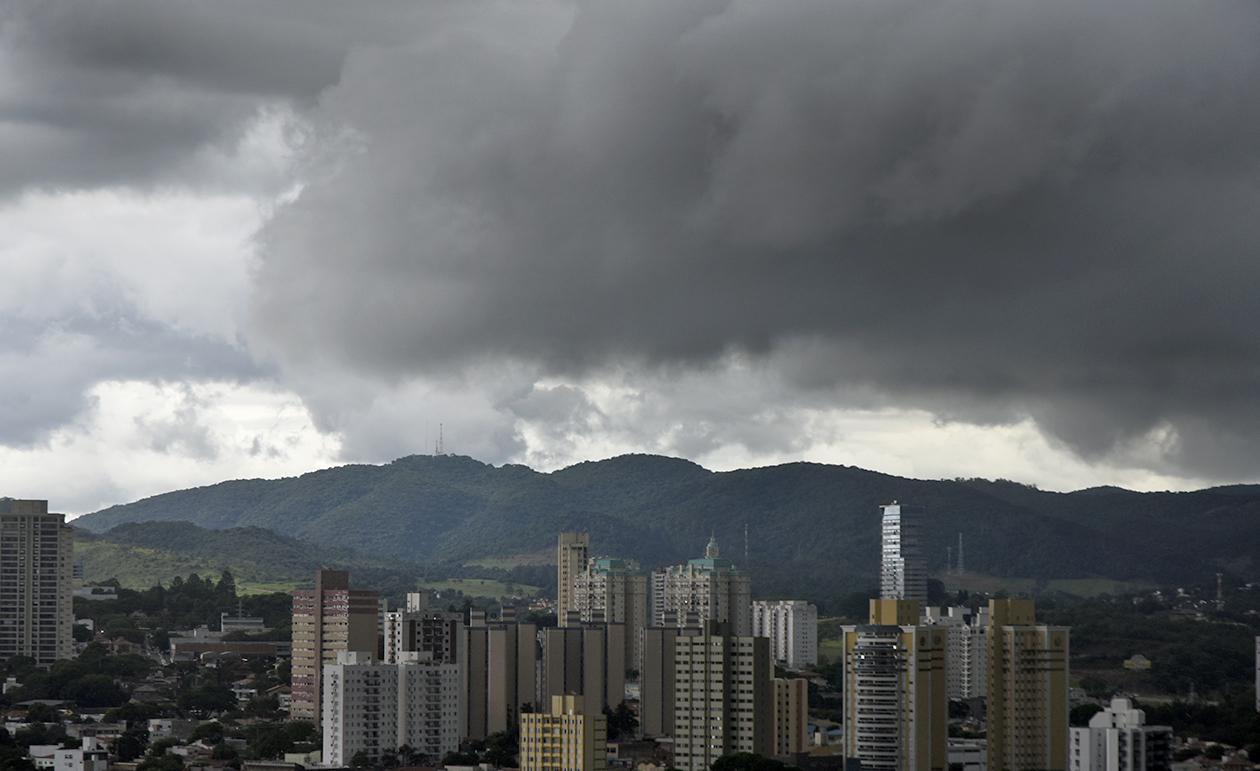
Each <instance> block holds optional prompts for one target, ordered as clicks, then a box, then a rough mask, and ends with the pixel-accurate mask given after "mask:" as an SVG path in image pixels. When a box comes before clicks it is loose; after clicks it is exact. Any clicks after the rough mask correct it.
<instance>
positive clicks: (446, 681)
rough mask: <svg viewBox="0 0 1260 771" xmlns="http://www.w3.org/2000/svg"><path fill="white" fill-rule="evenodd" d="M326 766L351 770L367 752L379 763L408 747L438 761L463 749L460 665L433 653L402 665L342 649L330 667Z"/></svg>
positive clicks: (412, 656) (405, 657)
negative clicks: (448, 661)
mask: <svg viewBox="0 0 1260 771" xmlns="http://www.w3.org/2000/svg"><path fill="white" fill-rule="evenodd" d="M322 690H323V694H324V698H323V702H324V703H323V711H324V714H323V727H324V728H323V735H324V753H323V757H324V762H325V763H327V764H329V765H333V766H340V767H342V768H345V767H348V766H349V765H350V764H351V760H352V759H353V758H354V756H355V755H356V754H358V753H360V752H362V753H365V754H366V755H367V757H368V758H370V759H371V760H373V761H376V760H379V758H380V757H381V755H383V754H384V753H387V752H394V751H395V750H397V749H398V748H399V747H402V746H407V747H410V748H411V749H412V750H413V751H415V752H417V753H419V754H421V755H426V756H428V757H429V758H430V759H431V762H432V763H436V762H439V761H440V760H441V759H442V758H443V757H444V756H445V755H446V753H448V752H455V751H456V750H458V749H459V712H460V710H459V699H460V688H459V666H458V665H457V664H452V663H447V662H440V661H434V660H432V659H431V658H430V657H429V655H428V654H427V653H417V652H411V653H403V654H401V657H400V659H399V661H398V662H396V663H393V664H386V663H383V662H378V661H377V660H376V658H375V656H372V655H371V654H368V653H361V652H356V651H341V652H339V653H338V654H337V661H336V663H333V664H328V665H326V666H325V667H324V676H323V689H322Z"/></svg>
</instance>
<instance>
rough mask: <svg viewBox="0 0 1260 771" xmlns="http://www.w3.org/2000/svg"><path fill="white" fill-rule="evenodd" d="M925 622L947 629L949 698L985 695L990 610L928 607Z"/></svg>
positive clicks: (946, 677)
mask: <svg viewBox="0 0 1260 771" xmlns="http://www.w3.org/2000/svg"><path fill="white" fill-rule="evenodd" d="M923 623H925V624H929V625H932V626H940V627H942V628H944V629H945V633H946V640H945V682H946V687H947V688H948V689H949V698H951V699H958V700H966V699H978V698H983V697H984V696H985V694H986V693H987V688H988V682H989V677H988V675H989V609H988V608H980V609H979V610H977V611H972V610H971V608H966V607H956V608H928V609H927V611H926V612H925V613H924V614H923Z"/></svg>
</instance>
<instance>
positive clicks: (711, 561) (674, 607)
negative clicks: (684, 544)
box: [652, 538, 752, 635]
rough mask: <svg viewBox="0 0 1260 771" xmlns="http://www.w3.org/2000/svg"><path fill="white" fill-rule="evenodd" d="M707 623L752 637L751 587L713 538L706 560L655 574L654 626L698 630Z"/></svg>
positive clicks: (653, 576) (653, 581)
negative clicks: (722, 554)
mask: <svg viewBox="0 0 1260 771" xmlns="http://www.w3.org/2000/svg"><path fill="white" fill-rule="evenodd" d="M706 621H720V622H725V623H729V624H730V625H731V631H732V633H734V634H736V635H751V634H752V584H751V582H750V580H749V578H748V576H746V575H744V574H743V573H741V572H740V571H739V570H738V569H737V568H736V567H735V564H734V563H732V562H731V561H730V560H728V559H726V558H725V557H722V556H721V555H720V553H719V552H718V545H717V539H716V538H710V539H709V544H708V546H706V547H705V549H704V557H702V558H700V559H693V560H690V561H688V562H687V564H686V565H674V566H672V567H668V568H665V569H664V570H658V571H656V572H654V573H652V625H653V626H690V627H695V626H699V625H701V624H703V623H704V622H706Z"/></svg>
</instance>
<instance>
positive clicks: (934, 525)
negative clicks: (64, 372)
mask: <svg viewBox="0 0 1260 771" xmlns="http://www.w3.org/2000/svg"><path fill="white" fill-rule="evenodd" d="M892 500H900V501H902V502H903V503H913V504H915V505H918V506H920V507H922V508H923V509H924V511H925V536H926V539H927V543H928V544H930V545H931V546H929V548H928V558H929V566H930V568H931V569H933V570H935V571H942V570H943V569H944V567H945V565H944V563H945V560H946V552H945V550H946V546H947V545H951V544H953V543H955V542H956V541H957V536H958V533H960V532H961V533H963V536H964V539H965V542H966V554H967V567H968V569H969V571H972V572H976V573H984V574H989V575H993V576H1002V577H1024V578H1030V579H1034V580H1036V581H1037V582H1039V584H1040V585H1043V586H1044V585H1046V582H1048V581H1050V580H1052V579H1096V578H1106V579H1114V580H1123V581H1182V580H1188V579H1190V578H1194V577H1202V576H1205V575H1209V574H1210V573H1212V572H1214V571H1216V570H1217V569H1218V568H1221V567H1223V568H1224V569H1226V570H1228V571H1230V572H1233V573H1235V574H1237V575H1238V576H1239V577H1243V578H1256V577H1260V564H1257V563H1256V562H1255V560H1256V556H1255V555H1260V488H1257V487H1247V486H1240V487H1231V488H1218V489H1209V490H1202V491H1197V492H1191V493H1135V492H1130V491H1126V490H1119V489H1116V488H1099V489H1095V490H1085V491H1079V492H1076V493H1053V492H1045V491H1039V490H1036V489H1034V488H1030V487H1025V486H1022V485H1015V484H1012V483H1008V482H990V481H984V480H957V481H948V480H915V479H904V478H900V477H895V476H890V475H887V474H880V473H877V472H872V471H866V470H863V469H858V468H852V467H846V466H829V465H822V464H813V463H792V464H786V465H782V466H774V467H768V468H755V469H744V470H739V471H731V472H723V473H715V472H711V471H708V470H706V469H704V468H701V467H700V466H697V465H695V464H693V463H689V462H687V461H682V460H677V459H672V458H663V457H659V456H649V455H628V456H622V457H619V458H613V459H611V460H606V461H600V462H591V463H581V464H578V465H575V466H571V467H569V468H566V469H562V470H559V471H556V472H553V473H539V472H536V471H533V470H531V469H529V468H526V467H524V466H502V467H494V466H489V465H486V464H483V463H480V462H477V461H475V460H473V459H470V458H465V457H455V456H438V457H433V456H412V457H407V458H401V459H399V460H396V461H394V462H392V463H388V464H385V465H381V466H368V465H356V466H344V467H340V468H333V469H326V470H322V471H317V472H313V473H310V474H305V475H303V476H300V477H292V478H286V479H278V480H270V481H267V480H242V481H234V482H224V483H221V484H218V485H212V486H209V487H202V488H195V489H190V490H181V491H178V492H172V493H167V494H164V495H158V496H154V497H152V498H146V499H144V500H141V501H136V502H135V503H130V504H126V505H122V506H114V507H111V508H109V509H105V510H103V511H99V512H96V513H94V514H88V515H86V516H84V517H81V518H79V519H78V520H76V521H75V525H76V526H79V527H83V528H88V529H91V530H94V531H97V532H101V531H104V530H107V529H109V528H111V527H114V526H115V525H119V524H124V523H128V522H143V521H149V520H179V521H186V522H192V523H196V524H198V525H200V526H202V527H207V528H218V529H222V528H249V527H254V528H265V529H269V530H273V531H276V532H281V533H284V534H286V536H293V537H295V538H299V539H302V540H303V541H309V542H312V543H314V544H318V545H320V546H322V547H328V548H334V547H335V548H342V549H353V550H356V551H358V552H360V553H367V554H374V555H380V557H382V558H392V559H397V560H406V561H412V562H421V563H447V564H454V563H471V562H479V563H481V564H494V563H496V562H498V563H500V564H509V563H510V562H511V561H512V558H516V557H520V556H523V555H524V556H529V555H537V554H539V553H540V552H543V553H545V552H546V550H548V549H550V548H551V547H552V545H553V543H554V538H555V534H556V532H557V531H560V530H564V529H585V530H589V531H590V532H591V536H592V540H593V542H594V543H595V547H596V550H597V551H599V552H601V553H614V554H618V555H622V556H626V557H631V558H635V559H639V560H640V561H641V562H643V563H644V564H645V565H648V566H656V565H662V564H668V563H671V562H675V561H677V560H681V559H684V558H687V557H691V556H695V555H696V554H697V553H698V552H699V551H700V550H701V549H702V548H703V544H704V542H705V541H706V540H707V538H708V536H709V534H710V533H716V534H717V536H718V538H719V541H720V542H721V544H722V546H723V548H724V551H725V552H726V553H727V554H729V555H730V556H732V557H733V558H735V559H736V561H737V562H739V563H741V564H742V565H744V566H746V567H747V568H748V569H749V570H750V571H751V572H752V574H753V577H754V580H755V584H754V586H755V591H756V592H757V593H758V594H761V595H770V594H784V593H787V594H793V595H801V596H807V597H815V598H820V599H822V598H827V597H834V596H836V595H837V594H841V593H847V592H851V591H865V590H868V589H869V588H870V587H871V586H872V585H873V583H874V577H875V575H876V572H875V571H876V565H877V562H878V552H879V550H878V539H879V512H878V508H877V507H878V505H879V504H881V503H887V502H889V501H892ZM745 527H747V532H748V545H749V553H748V556H747V557H745V555H744V542H745V541H744V533H745Z"/></svg>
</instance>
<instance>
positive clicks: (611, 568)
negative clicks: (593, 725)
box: [566, 557, 648, 669]
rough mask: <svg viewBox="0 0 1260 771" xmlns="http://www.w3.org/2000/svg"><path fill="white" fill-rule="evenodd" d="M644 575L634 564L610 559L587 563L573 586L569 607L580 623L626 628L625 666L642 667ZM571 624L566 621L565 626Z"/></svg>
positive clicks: (644, 624)
mask: <svg viewBox="0 0 1260 771" xmlns="http://www.w3.org/2000/svg"><path fill="white" fill-rule="evenodd" d="M647 584H648V581H647V575H646V574H644V573H643V571H641V570H639V566H638V564H636V563H634V562H630V561H627V560H622V559H615V558H612V557H599V558H597V559H592V560H589V561H588V562H587V564H586V569H585V570H583V571H582V572H581V573H579V574H578V576H577V578H575V579H574V582H573V605H574V607H575V609H576V613H577V616H578V619H579V620H580V621H581V622H582V623H616V624H623V625H624V626H625V628H626V634H625V638H626V641H625V642H626V652H625V660H626V666H627V667H628V668H630V669H641V668H642V665H643V652H642V648H641V646H642V643H643V629H644V627H645V626H647ZM571 623H573V621H572V619H567V620H566V625H567V624H571Z"/></svg>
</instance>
